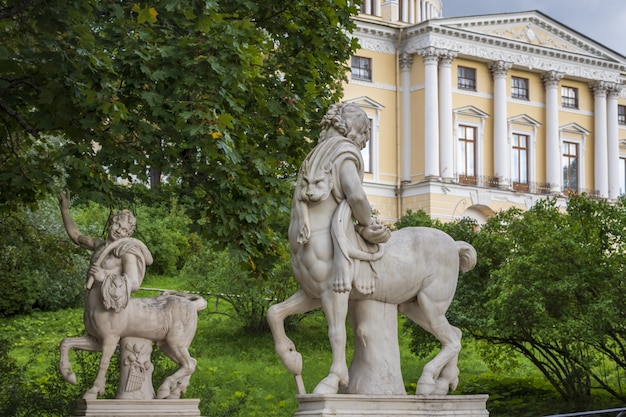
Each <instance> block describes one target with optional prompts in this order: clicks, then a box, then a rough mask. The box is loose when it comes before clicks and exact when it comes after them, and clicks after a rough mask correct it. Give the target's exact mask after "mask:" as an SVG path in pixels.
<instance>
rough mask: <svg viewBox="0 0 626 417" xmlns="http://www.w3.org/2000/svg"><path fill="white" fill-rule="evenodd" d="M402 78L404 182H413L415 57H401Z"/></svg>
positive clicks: (405, 54)
mask: <svg viewBox="0 0 626 417" xmlns="http://www.w3.org/2000/svg"><path fill="white" fill-rule="evenodd" d="M398 64H399V65H400V77H401V82H402V85H401V88H402V95H401V100H402V109H401V111H402V119H401V120H402V142H401V143H402V156H401V161H402V171H401V172H402V177H401V178H400V180H401V181H402V182H411V65H412V64H413V55H411V54H408V53H406V52H405V53H403V54H401V55H400V59H399V62H398Z"/></svg>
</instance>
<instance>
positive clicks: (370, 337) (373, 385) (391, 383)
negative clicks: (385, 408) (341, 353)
mask: <svg viewBox="0 0 626 417" xmlns="http://www.w3.org/2000/svg"><path fill="white" fill-rule="evenodd" d="M349 313H350V325H351V326H352V329H353V330H354V356H353V358H352V363H351V364H350V372H349V374H350V382H349V384H348V387H347V388H345V389H342V390H341V391H340V394H366V395H370V394H374V395H405V394H406V390H405V388H404V383H403V382H402V370H401V367H400V347H399V345H398V306H397V305H395V304H387V303H384V302H382V301H375V300H351V301H350V310H349Z"/></svg>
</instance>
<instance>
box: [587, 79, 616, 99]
mask: <svg viewBox="0 0 626 417" xmlns="http://www.w3.org/2000/svg"><path fill="white" fill-rule="evenodd" d="M611 85H613V84H612V83H608V82H606V81H593V82H590V83H589V88H590V89H591V91H593V95H594V96H596V97H602V96H606V92H607V90H608V89H609V86H611Z"/></svg>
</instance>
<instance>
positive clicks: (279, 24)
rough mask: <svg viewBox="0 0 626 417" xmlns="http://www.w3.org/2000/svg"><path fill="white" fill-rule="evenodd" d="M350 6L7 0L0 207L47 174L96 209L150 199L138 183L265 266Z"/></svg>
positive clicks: (1, 12) (39, 185) (22, 200)
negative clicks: (274, 220)
mask: <svg viewBox="0 0 626 417" xmlns="http://www.w3.org/2000/svg"><path fill="white" fill-rule="evenodd" d="M355 11H356V9H355V7H354V6H353V5H352V4H351V2H348V1H347V0H343V1H334V2H326V1H321V0H315V1H310V0H297V1H289V2H275V1H271V0H261V1H254V2H253V1H248V0H228V1H221V0H209V1H199V0H192V1H180V0H160V1H154V2H149V3H133V2H126V1H120V2H102V1H96V0H20V1H8V2H4V3H3V6H2V8H1V9H0V27H1V28H2V31H0V38H1V39H2V42H0V45H1V46H0V124H2V129H0V142H1V143H0V193H1V194H2V195H3V196H9V195H10V196H11V199H8V198H7V199H6V200H4V199H3V201H2V202H1V204H0V209H3V210H4V211H11V210H15V209H16V208H17V207H18V206H19V205H21V204H29V205H34V204H36V203H37V202H38V201H39V200H40V199H41V198H42V196H44V195H46V194H47V193H50V192H51V191H53V190H52V189H53V187H54V181H53V180H55V179H58V178H65V180H66V183H67V186H68V187H69V188H70V189H71V190H72V191H73V192H74V193H75V194H79V195H81V196H82V197H83V198H87V199H91V200H95V201H99V202H104V203H107V204H112V203H111V202H112V201H115V200H119V199H127V198H131V197H135V196H141V197H142V198H148V197H150V195H151V194H150V193H145V192H143V191H142V190H141V189H142V188H144V185H145V184H148V185H149V186H150V190H151V193H152V196H153V197H154V196H156V198H159V197H158V196H159V195H160V193H168V195H169V194H172V193H173V194H175V195H178V196H179V201H180V203H181V204H183V205H184V206H185V207H186V208H188V210H189V215H190V216H191V218H192V220H193V221H194V224H195V225H196V226H197V227H198V229H199V231H200V232H201V233H202V234H204V235H205V236H210V238H211V239H212V240H213V241H214V242H216V243H217V244H218V245H221V246H226V245H232V246H234V249H236V251H237V253H238V256H239V259H241V260H245V261H247V262H249V263H250V265H251V266H253V268H258V269H259V270H263V269H271V265H272V264H273V263H274V262H275V261H276V256H281V253H280V249H279V244H278V242H277V239H276V236H275V232H274V231H273V230H272V229H271V227H270V226H269V221H271V217H272V216H273V215H274V214H275V213H276V212H278V211H280V210H284V208H285V207H286V206H288V204H286V201H287V200H288V198H289V185H290V184H289V181H288V179H289V178H291V176H292V175H293V174H294V172H295V170H296V169H297V167H298V166H299V163H300V161H301V160H302V158H303V157H304V155H305V154H306V152H307V151H308V150H309V149H310V147H311V146H312V145H313V143H312V141H311V140H309V139H308V138H315V137H316V129H317V127H316V121H317V120H318V119H319V118H320V117H321V113H322V112H323V110H324V109H325V107H327V106H328V105H329V104H330V103H331V102H333V101H336V100H338V99H339V98H340V96H341V95H340V94H341V91H340V85H341V81H342V80H343V78H344V75H345V71H346V67H345V63H346V62H347V61H348V58H349V56H350V55H351V54H352V52H353V51H354V50H355V46H356V40H355V39H351V38H350V37H349V31H350V30H351V28H352V25H353V23H352V22H351V20H350V16H351V13H354V12H355ZM116 179H122V180H124V181H126V182H129V183H130V184H132V185H133V187H131V188H129V187H128V186H124V187H119V186H116V183H115V180H116ZM135 190H137V191H135ZM168 198H169V197H168Z"/></svg>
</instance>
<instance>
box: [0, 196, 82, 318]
mask: <svg viewBox="0 0 626 417" xmlns="http://www.w3.org/2000/svg"><path fill="white" fill-rule="evenodd" d="M55 209H56V210H58V208H57V207H56V205H55V204H54V203H52V202H46V204H42V209H41V210H40V211H39V212H37V213H32V212H28V211H23V212H20V213H12V214H5V215H3V216H2V217H1V218H0V235H1V236H2V239H0V282H2V283H3V296H2V298H0V316H7V315H13V314H22V313H28V312H30V311H32V310H33V309H41V310H57V309H62V308H67V307H73V306H76V305H78V304H79V303H80V301H81V299H82V298H81V294H82V288H83V286H84V281H85V279H84V274H85V271H86V270H87V260H86V258H85V257H84V256H82V255H81V252H80V251H79V250H78V248H76V247H75V246H74V245H73V244H72V243H71V242H70V241H69V239H68V238H67V236H66V235H65V233H64V232H63V229H62V226H60V227H59V224H55V221H56V222H57V223H60V215H58V213H55V211H54V210H55ZM55 214H57V218H56V219H55V216H54V215H55Z"/></svg>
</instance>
